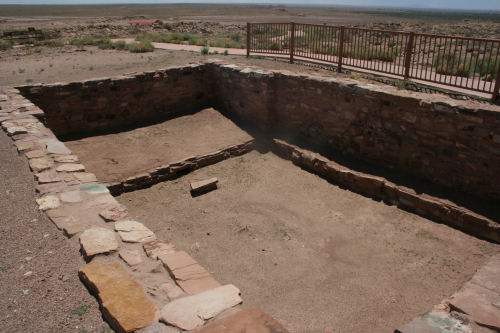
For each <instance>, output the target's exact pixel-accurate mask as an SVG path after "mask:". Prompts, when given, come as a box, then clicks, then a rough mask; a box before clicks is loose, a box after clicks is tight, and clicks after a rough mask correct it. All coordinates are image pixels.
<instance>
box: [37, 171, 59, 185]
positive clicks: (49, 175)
mask: <svg viewBox="0 0 500 333" xmlns="http://www.w3.org/2000/svg"><path fill="white" fill-rule="evenodd" d="M35 178H36V179H37V180H38V182H39V183H40V184H46V183H55V182H60V181H62V179H61V177H60V176H59V174H58V173H57V172H56V170H54V169H48V170H45V171H42V172H39V173H37V174H35Z"/></svg>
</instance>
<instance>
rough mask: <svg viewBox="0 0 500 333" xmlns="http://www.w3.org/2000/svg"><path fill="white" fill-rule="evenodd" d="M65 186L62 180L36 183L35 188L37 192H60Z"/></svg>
mask: <svg viewBox="0 0 500 333" xmlns="http://www.w3.org/2000/svg"><path fill="white" fill-rule="evenodd" d="M65 187H66V184H64V182H55V183H47V184H38V185H37V186H35V189H36V191H37V192H38V193H41V194H44V193H52V192H53V193H57V192H60V191H61V190H62V189H63V188H65Z"/></svg>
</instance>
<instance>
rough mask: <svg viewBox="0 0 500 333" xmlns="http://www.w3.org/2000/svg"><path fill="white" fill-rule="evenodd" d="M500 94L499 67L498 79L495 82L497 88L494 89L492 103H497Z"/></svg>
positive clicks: (499, 69)
mask: <svg viewBox="0 0 500 333" xmlns="http://www.w3.org/2000/svg"><path fill="white" fill-rule="evenodd" d="M499 94H500V66H498V73H497V79H496V81H495V88H493V96H492V97H491V101H492V102H495V101H496V100H497V98H498V95H499Z"/></svg>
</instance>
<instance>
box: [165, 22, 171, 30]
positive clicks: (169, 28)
mask: <svg viewBox="0 0 500 333" xmlns="http://www.w3.org/2000/svg"><path fill="white" fill-rule="evenodd" d="M163 29H167V30H172V25H171V24H170V23H168V22H165V23H163Z"/></svg>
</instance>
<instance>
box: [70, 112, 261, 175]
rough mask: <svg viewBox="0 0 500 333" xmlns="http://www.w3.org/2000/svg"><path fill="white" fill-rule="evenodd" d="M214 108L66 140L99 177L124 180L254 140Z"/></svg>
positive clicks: (88, 168)
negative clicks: (103, 133) (146, 125)
mask: <svg viewBox="0 0 500 333" xmlns="http://www.w3.org/2000/svg"><path fill="white" fill-rule="evenodd" d="M251 139H252V137H251V136H250V135H248V134H247V133H246V132H244V131H243V130H241V129H240V128H239V127H238V126H236V125H235V124H234V123H233V122H232V121H231V120H229V119H227V118H226V117H224V116H223V115H221V114H220V113H219V112H218V111H216V110H214V109H205V110H202V111H200V112H197V113H195V114H193V115H187V116H182V117H178V118H174V119H172V120H169V121H166V122H163V123H160V124H157V125H153V126H148V127H141V128H137V129H134V130H131V131H127V132H120V133H116V134H108V135H104V136H96V137H88V138H84V139H80V140H75V141H67V142H66V144H67V146H68V147H69V148H70V149H71V150H72V151H73V153H74V154H76V155H77V156H78V157H79V158H80V160H81V161H82V163H83V164H85V166H86V168H87V170H89V171H90V172H92V173H95V174H96V175H97V178H98V179H99V181H101V182H103V183H111V182H115V181H122V180H125V179H126V178H128V177H131V176H135V175H138V174H140V173H142V172H146V171H148V170H151V169H153V168H155V167H159V166H161V165H164V164H169V163H173V162H177V161H180V160H183V159H186V158H188V157H191V156H197V155H201V154H205V153H211V152H215V151H217V150H219V149H223V148H226V147H228V146H230V145H236V144H240V143H244V142H246V141H248V140H251Z"/></svg>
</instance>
